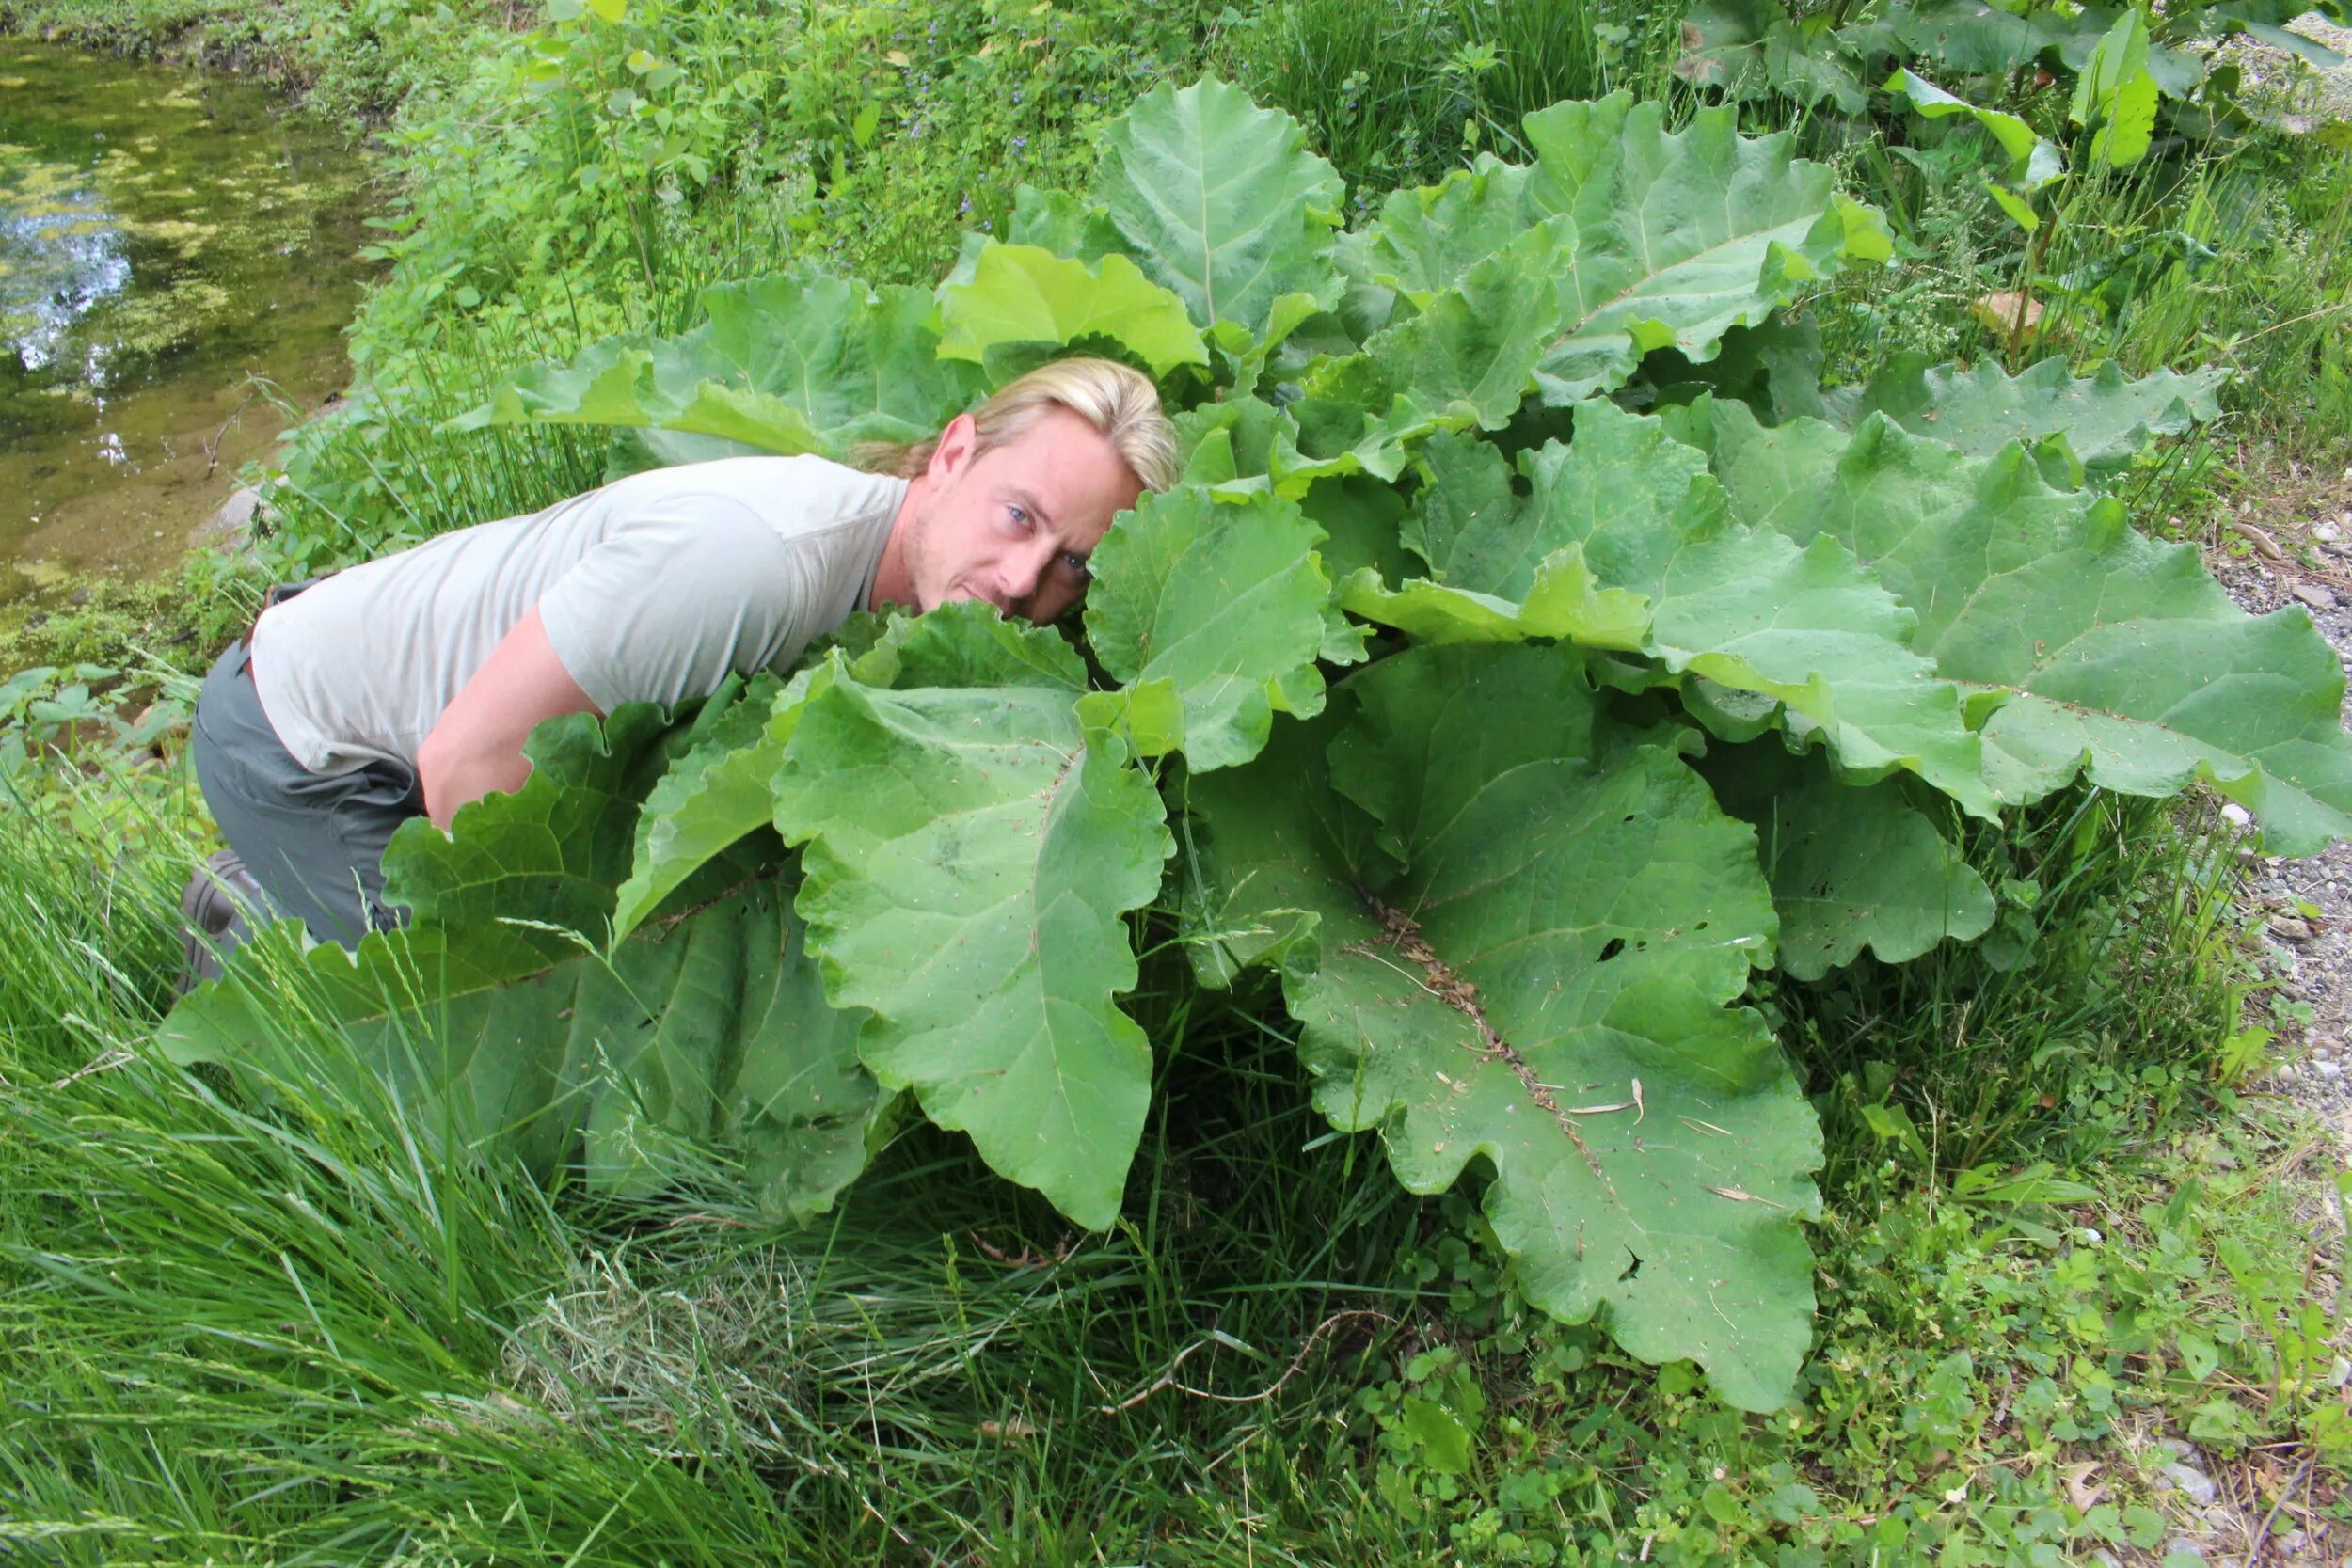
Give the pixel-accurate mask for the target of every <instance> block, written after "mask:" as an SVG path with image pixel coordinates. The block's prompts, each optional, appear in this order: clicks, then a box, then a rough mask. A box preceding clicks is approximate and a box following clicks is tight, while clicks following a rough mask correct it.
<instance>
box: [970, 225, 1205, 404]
mask: <svg viewBox="0 0 2352 1568" xmlns="http://www.w3.org/2000/svg"><path fill="white" fill-rule="evenodd" d="M940 320H941V322H942V324H943V325H944V326H945V328H946V331H945V335H944V336H943V337H942V338H941V340H940V343H939V353H940V356H941V357H942V358H946V359H968V360H971V361H972V362H974V363H975V364H980V363H985V362H987V361H988V359H989V357H990V356H989V351H990V350H991V349H993V348H997V347H999V346H1001V345H1026V344H1039V343H1042V344H1050V345H1053V346H1055V347H1060V346H1061V345H1063V344H1066V343H1070V342H1073V341H1075V340H1077V339H1080V338H1085V337H1089V336H1100V337H1105V338H1110V339H1112V340H1114V341H1117V342H1119V343H1120V344H1121V345H1123V346H1124V347H1126V348H1127V349H1128V350H1130V351H1131V352H1133V353H1134V354H1135V355H1136V357H1138V358H1140V359H1141V360H1142V361H1143V362H1144V363H1145V364H1147V365H1149V366H1150V367H1151V368H1152V374H1153V375H1166V374H1167V373H1168V372H1170V371H1172V370H1174V369H1175V368H1176V367H1177V366H1179V365H1206V364H1207V363H1208V362H1209V351H1208V349H1207V348H1206V347H1205V346H1204V345H1203V344H1202V343H1201V341H1200V333H1199V332H1198V331H1196V330H1194V328H1193V325H1192V323H1191V322H1190V321H1188V320H1186V319H1185V316H1184V304H1183V302H1182V301H1180V300H1179V299H1177V297H1176V296H1175V295H1174V294H1171V293H1168V291H1167V290H1166V289H1163V288H1161V287H1160V286H1159V285H1157V284H1155V283H1153V282H1152V281H1151V280H1150V279H1148V278H1146V277H1144V276H1143V274H1142V273H1140V272H1138V271H1136V264H1135V263H1134V262H1133V261H1128V260H1127V258H1125V257H1124V256H1105V257H1104V258H1103V259H1102V260H1101V261H1098V262H1096V263H1094V264H1093V265H1091V266H1089V265H1088V264H1087V263H1085V262H1082V261H1063V260H1062V259H1060V258H1059V257H1057V256H1056V255H1054V254H1053V253H1052V252H1051V251H1047V250H1042V249H1040V248H1039V247H1038V246H1036V245H996V244H993V243H992V244H989V245H984V246H982V247H981V249H980V252H979V255H978V257H977V261H975V264H974V267H973V274H972V279H971V281H970V282H968V283H951V284H949V285H947V286H946V288H944V289H942V290H941V291H940Z"/></svg>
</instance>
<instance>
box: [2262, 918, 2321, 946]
mask: <svg viewBox="0 0 2352 1568" xmlns="http://www.w3.org/2000/svg"><path fill="white" fill-rule="evenodd" d="M2263 924H2264V925H2265V926H2267V927H2270V934H2271V935H2272V936H2274V937H2278V938H2280V940H2282V941H2285V942H2309V941H2311V940H2312V923H2311V922H2310V921H2308V920H2306V919H2304V918H2303V917H2302V916H2301V915H2299V914H2273V915H2266V916H2265V917H2264V919H2263Z"/></svg>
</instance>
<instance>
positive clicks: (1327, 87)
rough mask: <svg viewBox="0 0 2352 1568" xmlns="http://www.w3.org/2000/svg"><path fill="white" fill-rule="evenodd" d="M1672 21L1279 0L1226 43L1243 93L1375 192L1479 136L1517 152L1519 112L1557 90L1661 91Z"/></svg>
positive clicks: (1612, 1)
mask: <svg viewBox="0 0 2352 1568" xmlns="http://www.w3.org/2000/svg"><path fill="white" fill-rule="evenodd" d="M1678 26H1679V16H1678V13H1675V12H1672V11H1664V10H1660V9H1657V8H1649V9H1644V8H1640V7H1635V6H1629V5H1626V4H1624V3H1623V0H1414V3H1412V4H1409V5H1401V6H1388V5H1364V4H1360V3H1358V0H1279V3H1277V4H1275V5H1272V6H1269V7H1268V8H1265V9H1264V10H1263V12H1262V13H1260V15H1259V16H1258V17H1257V18H1256V19H1255V20H1254V21H1253V22H1252V24H1250V25H1249V26H1248V28H1246V29H1244V30H1242V31H1241V32H1240V33H1239V34H1238V35H1237V36H1236V38H1235V40H1233V48H1234V50H1235V52H1236V54H1237V55H1238V56H1239V58H1240V61H1241V70H1242V71H1243V76H1244V85H1246V86H1247V87H1248V88H1249V89H1250V92H1251V94H1252V95H1253V96H1254V97H1255V98H1257V100H1258V101H1259V102H1260V103H1267V104H1274V105H1279V106H1280V107H1281V108H1283V109H1285V110H1287V111H1288V112H1289V113H1291V114H1292V115H1294V116H1295V117H1296V118H1297V119H1299V120H1300V121H1301V122H1302V123H1303V124H1304V125H1306V127H1307V128H1308V134H1309V136H1310V138H1311V140H1312V141H1313V142H1314V144H1315V146H1316V148H1317V150H1319V151H1321V152H1322V153H1323V155H1324V156H1325V157H1327V158H1328V159H1330V160H1331V162H1332V164H1333V165H1334V166H1336V167H1337V168H1338V169H1339V171H1340V173H1341V174H1342V175H1343V177H1344V178H1345V179H1346V181H1347V182H1348V184H1349V186H1350V187H1351V188H1352V189H1354V190H1357V191H1359V192H1362V193H1364V199H1365V200H1367V201H1369V200H1372V199H1376V197H1377V194H1378V193H1379V192H1381V191H1384V190H1387V189H1390V188H1391V187H1394V186H1398V185H1412V184H1421V183H1425V182H1429V181H1433V180H1435V179H1437V178H1438V176H1439V175H1441V174H1443V173H1444V172H1445V170H1446V169H1448V168H1450V167H1453V166H1456V165H1459V164H1462V163H1466V162H1468V161H1469V159H1470V156H1471V154H1472V153H1474V152H1476V151H1478V150H1492V151H1494V152H1496V153H1497V154H1499V155H1501V156H1502V157H1505V158H1509V159H1514V160H1518V161H1525V160H1526V159H1527V158H1529V157H1531V156H1532V153H1531V152H1530V150H1529V149H1528V148H1527V145H1526V143H1525V141H1524V139H1523V137H1522V134H1521V130H1520V125H1519V121H1520V119H1521V118H1522V117H1523V116H1525V115H1526V114H1528V113H1529V112H1530V111H1532V110H1535V109H1540V108H1543V107H1545V106H1546V105H1548V104H1550V103H1557V102H1558V101H1560V100H1561V99H1564V98H1596V97H1599V96H1601V95H1602V94H1605V93H1608V92H1611V91H1613V90H1614V89H1616V88H1618V87H1629V88H1631V89H1633V90H1634V91H1635V92H1637V93H1640V94H1643V95H1644V96H1649V97H1661V96H1664V94H1665V92H1666V89H1667V87H1669V86H1670V85H1671V80H1672V79H1671V77H1670V76H1669V75H1668V73H1667V71H1666V66H1667V64H1668V62H1669V61H1670V60H1671V59H1672V56H1673V44H1672V41H1671V40H1673V39H1674V38H1675V36H1676V35H1677V28H1678Z"/></svg>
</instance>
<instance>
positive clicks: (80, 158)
mask: <svg viewBox="0 0 2352 1568" xmlns="http://www.w3.org/2000/svg"><path fill="white" fill-rule="evenodd" d="M361 173H362V170H361V167H360V165H359V164H358V160H357V159H356V158H355V157H354V156H353V154H352V153H350V152H349V151H348V150H346V149H345V148H344V147H343V145H342V141H341V139H340V138H339V137H336V136H335V135H332V134H330V133H328V132H326V131H325V130H323V129H321V128H318V127H314V126H310V125H307V124H304V123H303V122H301V121H299V120H297V119H289V118H288V117H286V116H284V115H283V114H281V113H278V111H277V110H276V108H275V106H274V105H273V103H272V102H271V96H270V94H269V92H268V91H267V89H265V88H262V87H258V86H256V85H254V84H251V83H247V82H241V81H236V80H227V79H223V78H221V77H219V76H217V75H205V74H202V73H199V72H194V71H180V70H175V69H170V68H165V67H158V66H152V65H140V64H135V63H132V62H129V61H124V60H119V59H115V58H112V57H109V56H104V55H92V54H87V53H85V52H82V51H79V50H73V49H68V48H65V47H62V46H58V45H53V44H47V43H40V42H36V41H32V40H23V39H11V38H0V598H6V597H9V596H12V595H14V594H18V593H22V592H23V591H24V588H25V587H26V586H27V585H28V584H39V583H43V582H49V581H55V580H57V579H60V578H64V577H67V576H70V575H76V574H83V573H90V572H104V573H109V574H114V575H119V576H129V575H138V574H146V573H153V572H158V571H163V570H166V569H167V568H169V567H170V566H171V565H172V564H173V563H174V562H177V561H178V560H179V558H180V557H181V556H182V555H183V553H184V552H185V550H186V548H187V545H188V536H189V531H190V530H191V529H192V528H194V527H196V526H197V525H199V524H200V523H202V522H203V521H204V520H205V518H206V517H207V516H209V515H211V514H212V513H213V511H214V510H215V508H217V507H218V506H220V505H221V503H222V502H223V501H225V500H226V499H228V498H229V497H230V494H231V493H232V491H233V490H234V489H235V487H236V471H237V467H238V466H239V465H240V464H242V463H243V462H245V461H246V459H247V458H251V457H257V456H262V455H266V454H267V453H268V451H270V450H271V447H272V445H273V443H274V441H275V438H276V437H277V436H278V433H279V432H280V431H281V430H282V429H283V428H284V427H285V425H286V423H287V422H288V417H287V415H286V414H285V413H284V412H282V411H281V410H280V409H279V408H278V407H277V406H275V405H274V404H273V402H272V399H271V397H270V396H269V395H265V394H264V393H263V392H262V390H261V389H260V388H258V387H257V385H256V384H255V378H261V379H262V380H264V381H266V382H267V383H269V384H270V386H271V388H272V390H273V391H274V394H275V396H276V397H277V398H278V399H282V400H283V401H284V402H285V403H287V404H294V405H295V406H297V407H298V408H299V409H301V410H302V411H304V412H309V411H311V410H314V409H316V408H317V407H319V406H320V405H321V404H323V403H325V402H326V400H327V399H328V398H329V397H330V396H332V395H335V394H337V393H339V392H340V391H341V390H342V388H343V386H344V384H345V383H346V382H347V381H348V380H349V376H350V366H349V364H348V362H347V361H346V360H345V358H344V356H343V348H342V327H343V326H344V325H345V324H346V323H348V322H349V321H350V319H351V316H352V312H353V311H354V309H356V308H357V306H358V293H359V284H360V281H361V280H362V279H363V278H364V277H366V276H367V275H368V273H369V271H370V270H371V269H370V266H369V264H368V263H366V262H363V261H359V260H358V258H357V256H356V254H355V253H356V252H357V251H358V248H359V246H360V245H363V244H365V243H366V239H367V231H366V230H364V229H362V228H361V227H360V224H359V218H360V215H361V213H362V211H363V209H362V206H361V188H360V179H361Z"/></svg>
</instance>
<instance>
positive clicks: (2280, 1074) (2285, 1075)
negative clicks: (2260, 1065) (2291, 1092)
mask: <svg viewBox="0 0 2352 1568" xmlns="http://www.w3.org/2000/svg"><path fill="white" fill-rule="evenodd" d="M2271 1076H2273V1077H2275V1078H2277V1079H2278V1080H2279V1082H2280V1083H2281V1084H2292V1083H2294V1082H2295V1069H2293V1068H2291V1067H2281V1068H2280V1069H2279V1070H2278V1071H2277V1072H2275V1073H2273V1074H2272V1075H2271Z"/></svg>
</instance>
